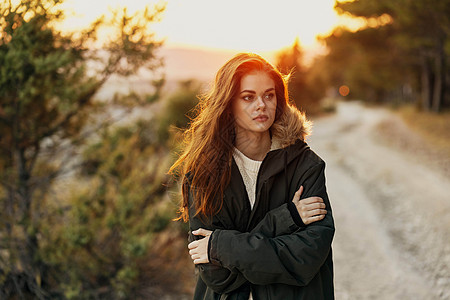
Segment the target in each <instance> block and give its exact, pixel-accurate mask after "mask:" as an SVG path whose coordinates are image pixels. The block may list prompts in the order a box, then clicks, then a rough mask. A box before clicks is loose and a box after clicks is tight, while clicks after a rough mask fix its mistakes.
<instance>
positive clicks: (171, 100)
mask: <svg viewBox="0 0 450 300" xmlns="http://www.w3.org/2000/svg"><path fill="white" fill-rule="evenodd" d="M200 89H201V88H200V84H199V83H197V82H195V81H193V80H187V81H183V82H180V86H179V89H178V90H177V91H176V92H174V93H173V94H171V95H170V96H169V97H168V98H167V99H166V100H165V101H164V103H163V106H162V108H161V113H160V114H159V117H158V122H159V129H158V137H159V141H160V142H161V143H165V142H166V141H167V140H169V137H170V135H171V130H175V131H176V130H177V129H186V128H187V127H188V125H189V123H190V121H191V119H192V118H193V117H194V116H195V113H196V112H195V110H194V108H195V107H196V105H197V104H198V95H199V93H200Z"/></svg>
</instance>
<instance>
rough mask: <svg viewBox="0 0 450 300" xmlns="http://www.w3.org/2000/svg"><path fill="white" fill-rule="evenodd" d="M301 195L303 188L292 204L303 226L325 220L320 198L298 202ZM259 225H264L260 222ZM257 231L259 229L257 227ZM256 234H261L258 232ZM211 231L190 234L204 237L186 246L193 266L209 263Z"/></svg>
mask: <svg viewBox="0 0 450 300" xmlns="http://www.w3.org/2000/svg"><path fill="white" fill-rule="evenodd" d="M302 193H303V186H300V189H299V190H298V191H297V192H296V193H295V195H294V198H293V199H292V202H293V203H294V205H295V207H296V209H297V212H298V214H299V216H300V218H301V219H302V221H303V223H304V224H305V225H308V224H311V223H313V222H316V221H320V220H322V219H323V218H325V215H326V214H327V210H326V209H325V203H323V199H322V198H320V197H308V198H305V199H302V200H300V197H301V195H302ZM260 224H265V222H261V223H260ZM258 229H261V228H259V227H258ZM257 232H259V233H262V232H261V231H260V230H258V231H257ZM211 233H212V231H211V230H207V229H203V228H199V229H197V230H195V231H193V232H192V234H193V235H198V236H204V238H203V239H200V240H196V241H193V242H191V243H190V244H189V245H188V248H189V255H191V258H192V261H193V262H194V264H205V263H209V262H210V261H209V259H208V244H209V242H210V237H211Z"/></svg>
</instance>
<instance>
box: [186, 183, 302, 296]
mask: <svg viewBox="0 0 450 300" xmlns="http://www.w3.org/2000/svg"><path fill="white" fill-rule="evenodd" d="M189 207H190V208H189V227H190V231H191V232H192V231H194V230H196V229H198V228H204V229H209V230H217V229H218V227H219V228H220V227H221V226H217V225H216V226H212V225H207V224H205V223H204V222H203V221H202V220H201V219H200V218H199V217H198V216H195V209H194V206H193V198H192V193H191V192H189ZM222 228H223V227H222ZM298 228H299V227H298V226H297V225H296V224H295V223H294V221H293V219H292V217H291V214H290V212H289V210H288V208H287V204H283V205H282V206H280V207H278V208H275V209H273V210H271V211H269V212H268V213H267V214H266V216H265V217H264V218H263V220H261V222H260V223H259V224H258V225H257V226H256V227H255V228H254V229H253V230H252V233H258V232H259V234H262V235H264V236H266V237H276V236H279V235H284V234H290V233H292V232H294V231H295V230H297V229H298ZM196 238H197V237H195V236H194V235H192V233H189V241H190V242H191V241H193V240H195V239H196ZM196 268H197V270H198V272H199V275H200V277H201V278H202V280H203V282H204V283H205V284H206V285H207V286H208V287H209V288H211V289H212V290H213V291H215V292H217V293H229V292H232V291H233V290H235V289H237V288H238V287H240V286H241V285H242V284H244V283H245V282H247V279H246V278H245V277H244V275H243V274H242V273H241V272H240V271H239V270H238V269H236V268H233V267H229V268H225V267H222V266H220V265H217V264H211V263H208V264H200V265H196Z"/></svg>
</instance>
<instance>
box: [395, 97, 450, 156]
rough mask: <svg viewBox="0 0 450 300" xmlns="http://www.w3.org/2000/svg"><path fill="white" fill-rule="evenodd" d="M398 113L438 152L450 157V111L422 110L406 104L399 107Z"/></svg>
mask: <svg viewBox="0 0 450 300" xmlns="http://www.w3.org/2000/svg"><path fill="white" fill-rule="evenodd" d="M397 114H399V115H400V116H401V117H402V119H403V120H404V121H405V123H406V124H407V125H408V126H409V127H410V128H411V129H412V130H414V131H415V132H417V133H418V134H420V135H421V136H422V137H423V138H424V140H425V141H426V142H427V143H429V144H430V146H432V147H434V148H435V149H436V150H437V152H439V153H441V154H442V155H444V156H445V155H446V156H447V158H450V112H444V113H441V114H435V113H430V112H420V111H417V110H416V109H415V108H414V107H412V106H406V107H402V108H400V109H398V110H397Z"/></svg>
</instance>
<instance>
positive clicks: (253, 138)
mask: <svg viewBox="0 0 450 300" xmlns="http://www.w3.org/2000/svg"><path fill="white" fill-rule="evenodd" d="M271 144H272V142H271V140H270V133H269V131H266V132H249V131H246V132H240V133H239V132H238V133H237V134H236V148H237V149H238V150H239V151H241V152H242V153H243V154H244V155H245V156H247V157H248V158H251V159H253V160H259V161H261V160H263V159H264V157H265V156H266V154H267V152H269V150H270V146H271Z"/></svg>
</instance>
